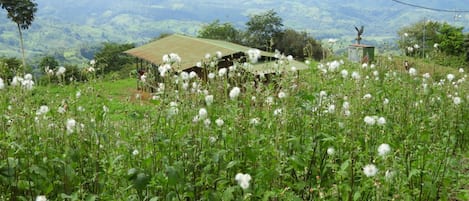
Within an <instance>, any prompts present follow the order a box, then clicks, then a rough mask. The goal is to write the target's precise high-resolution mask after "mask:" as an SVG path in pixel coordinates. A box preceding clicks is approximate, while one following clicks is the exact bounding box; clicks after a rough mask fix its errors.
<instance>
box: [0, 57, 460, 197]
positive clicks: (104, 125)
mask: <svg viewBox="0 0 469 201" xmlns="http://www.w3.org/2000/svg"><path fill="white" fill-rule="evenodd" d="M182 59H184V58H182ZM206 62H207V63H206V64H204V65H207V66H209V63H210V61H206ZM284 62H287V61H284ZM401 62H402V61H401V60H400V58H391V59H387V58H381V59H379V62H378V64H377V65H373V66H364V65H359V64H353V63H348V62H345V63H342V62H341V61H331V62H328V63H322V64H319V65H317V66H311V68H310V69H308V70H306V71H302V72H299V73H297V72H286V73H285V74H283V75H282V76H281V77H271V80H270V82H266V84H261V83H258V84H255V83H253V82H250V81H249V80H251V79H253V76H252V75H249V74H243V73H242V72H243V71H242V70H241V69H242V68H243V66H248V65H247V64H237V65H236V66H237V68H231V69H230V70H228V75H227V74H226V73H227V72H223V71H222V72H220V71H217V70H215V69H212V68H209V69H208V70H209V72H211V73H213V78H212V79H209V80H208V81H207V82H203V81H201V80H200V79H197V78H189V75H183V74H181V75H179V76H174V77H173V76H170V77H165V78H164V79H163V81H162V82H161V83H160V84H156V85H154V86H155V91H154V93H148V92H142V91H137V90H135V87H136V84H137V83H136V80H133V79H126V80H118V81H103V80H95V79H91V80H90V81H89V82H87V83H72V84H71V85H67V86H53V85H49V86H35V87H34V88H33V89H32V90H27V89H25V88H22V87H20V86H16V87H15V86H3V87H1V88H0V90H2V93H1V96H0V108H1V109H2V111H4V114H3V115H2V117H1V121H0V139H1V140H0V147H1V149H0V150H1V151H0V158H1V159H3V160H0V184H1V185H0V198H1V199H2V200H13V199H17V200H34V199H35V198H36V196H39V195H41V196H45V197H46V198H48V199H49V200H126V201H129V200H130V201H133V200H227V201H229V200H262V199H264V200H339V199H342V200H349V199H353V200H392V199H396V200H414V199H421V200H467V199H468V198H469V192H468V191H467V183H468V181H469V177H468V175H469V174H468V170H467V168H466V167H467V165H468V156H469V154H468V150H469V147H468V143H467V141H468V139H469V138H468V136H467V134H468V133H469V126H468V125H467V124H466V123H465V121H464V120H465V119H468V118H469V94H468V92H469V87H468V85H467V81H466V79H467V72H454V71H445V72H444V71H440V72H438V73H441V74H440V75H438V76H439V77H438V76H437V73H434V74H428V76H427V75H425V73H427V70H428V69H431V66H427V65H425V64H424V63H420V62H418V61H412V64H413V65H412V67H413V68H415V69H413V70H409V72H406V71H405V70H403V68H402V66H401ZM443 69H444V68H442V69H440V70H443ZM450 70H452V69H450ZM414 72H415V73H414ZM423 75H425V76H423ZM91 77H93V76H92V75H91ZM151 77H152V75H147V78H146V80H145V82H143V83H140V84H141V85H144V84H149V83H150V82H151V81H152V80H153V79H151ZM210 77H212V76H210ZM262 79H263V78H262ZM243 80H248V82H245V81H243ZM24 86H26V85H24Z"/></svg>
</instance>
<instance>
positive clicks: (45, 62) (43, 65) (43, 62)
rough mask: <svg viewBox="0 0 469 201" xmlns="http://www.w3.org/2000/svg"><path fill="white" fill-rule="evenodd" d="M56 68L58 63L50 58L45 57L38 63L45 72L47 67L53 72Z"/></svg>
mask: <svg viewBox="0 0 469 201" xmlns="http://www.w3.org/2000/svg"><path fill="white" fill-rule="evenodd" d="M57 66H59V62H57V60H55V58H54V57H52V56H45V57H43V58H42V59H41V62H39V67H40V68H41V70H45V68H47V67H49V69H51V70H54V69H55V67H57Z"/></svg>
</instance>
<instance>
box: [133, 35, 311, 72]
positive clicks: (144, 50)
mask: <svg viewBox="0 0 469 201" xmlns="http://www.w3.org/2000/svg"><path fill="white" fill-rule="evenodd" d="M250 49H252V48H250V47H246V46H242V45H238V44H235V43H230V42H226V41H221V40H212V39H203V38H195V37H190V36H183V35H179V34H173V35H170V36H167V37H164V38H162V39H159V40H156V41H153V42H151V43H148V44H145V45H142V46H140V47H136V48H133V49H130V50H127V51H125V52H124V53H126V54H129V55H132V56H135V57H137V58H140V59H143V60H145V61H147V62H150V63H152V64H155V65H160V64H162V63H163V55H165V54H170V53H176V54H178V55H179V57H180V58H181V63H180V64H179V65H178V66H177V67H176V69H175V70H176V71H182V70H185V69H189V68H192V67H195V66H196V63H197V62H200V61H201V60H202V59H203V58H204V57H205V55H206V54H207V53H209V54H212V55H213V54H215V52H217V51H219V52H221V53H222V57H225V56H229V55H234V54H236V53H245V52H247V51H248V50H250ZM261 55H262V56H265V57H272V58H273V57H274V54H273V53H270V52H265V51H261ZM269 63H270V62H268V63H266V64H269ZM292 63H295V64H296V66H295V67H296V68H297V69H298V70H301V69H305V68H308V66H307V65H305V64H303V63H301V62H296V61H295V62H292ZM256 66H257V68H258V67H259V66H261V65H260V64H256ZM264 66H266V65H264ZM288 68H289V67H288ZM266 70H267V69H266ZM257 71H259V69H258V70H257ZM268 71H271V70H268Z"/></svg>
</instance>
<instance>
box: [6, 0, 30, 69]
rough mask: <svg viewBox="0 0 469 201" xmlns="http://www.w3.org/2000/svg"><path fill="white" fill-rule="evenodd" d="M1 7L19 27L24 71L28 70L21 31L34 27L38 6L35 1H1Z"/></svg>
mask: <svg viewBox="0 0 469 201" xmlns="http://www.w3.org/2000/svg"><path fill="white" fill-rule="evenodd" d="M0 6H1V7H2V8H3V9H5V10H6V11H7V16H8V18H9V19H11V20H12V21H13V22H14V23H16V25H17V27H18V33H19V35H20V43H21V52H22V55H23V70H24V69H25V68H26V58H25V55H24V45H23V33H22V32H21V29H29V27H30V26H31V25H32V23H33V21H34V15H35V13H36V11H37V4H36V3H35V2H34V0H0Z"/></svg>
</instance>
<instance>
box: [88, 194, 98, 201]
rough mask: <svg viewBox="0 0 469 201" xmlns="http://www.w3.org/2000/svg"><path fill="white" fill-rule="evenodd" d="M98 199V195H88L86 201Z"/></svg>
mask: <svg viewBox="0 0 469 201" xmlns="http://www.w3.org/2000/svg"><path fill="white" fill-rule="evenodd" d="M96 198H97V196H96V195H91V194H90V195H87V196H86V199H85V200H86V201H95V200H96Z"/></svg>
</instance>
